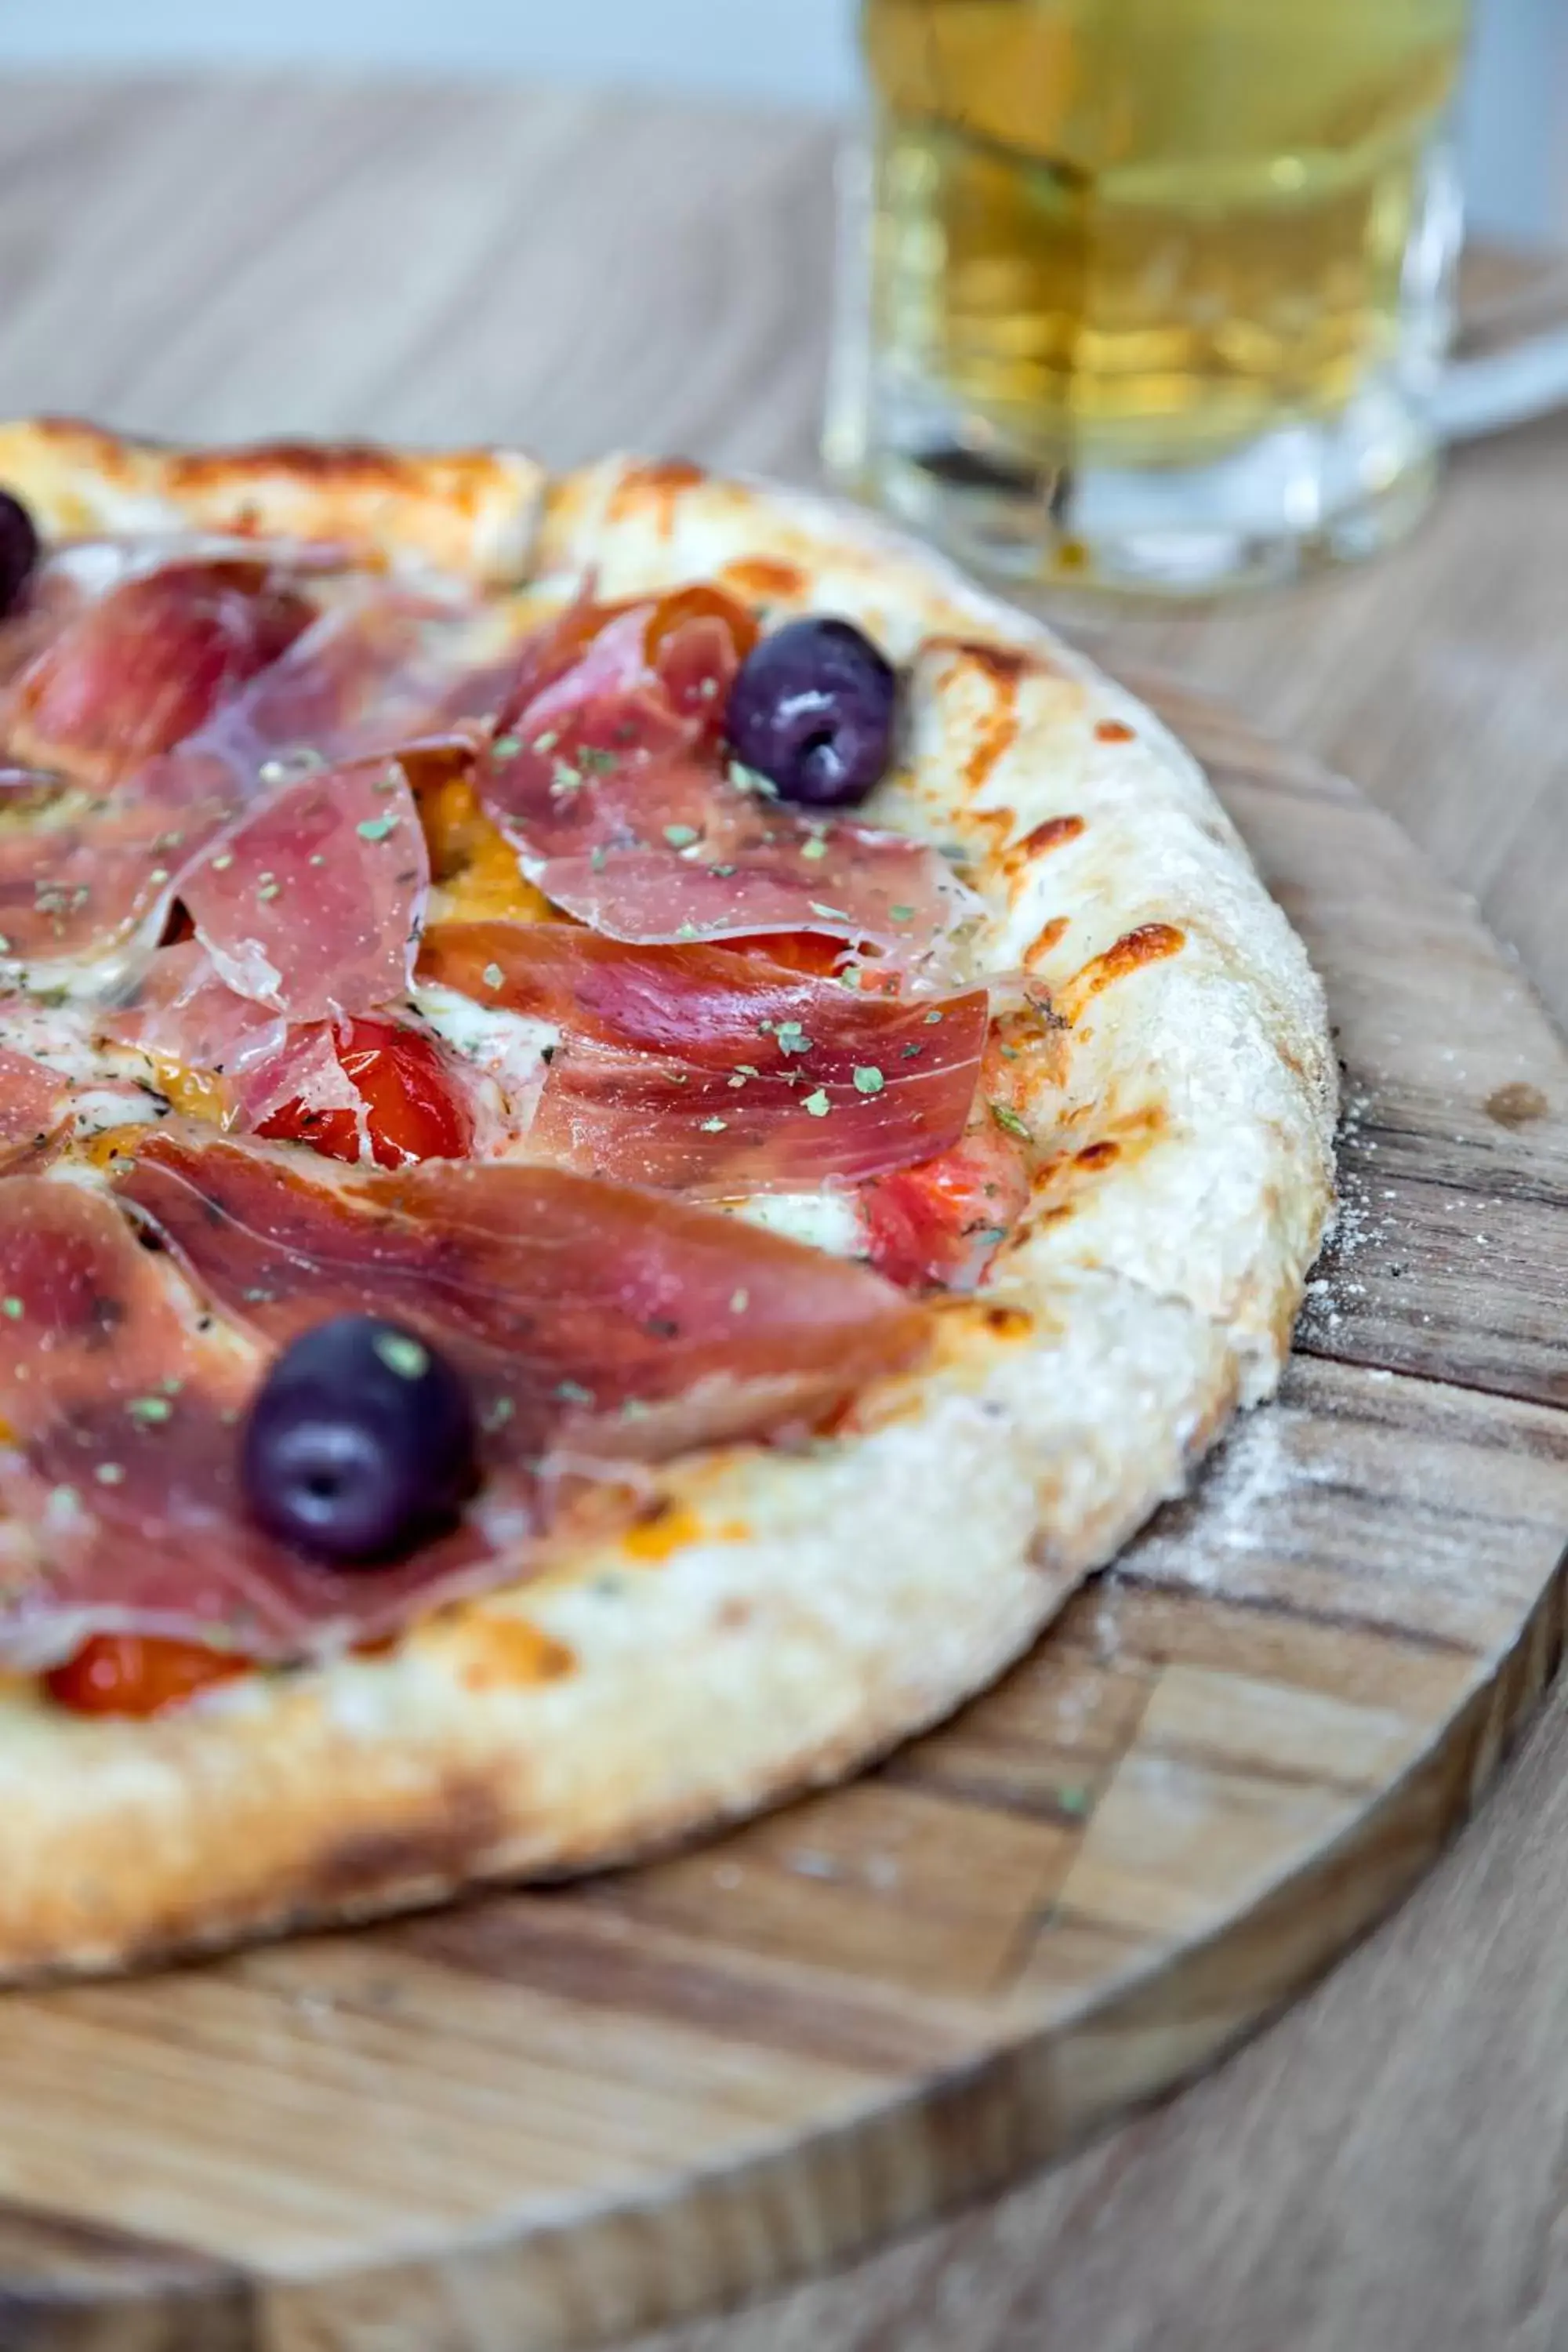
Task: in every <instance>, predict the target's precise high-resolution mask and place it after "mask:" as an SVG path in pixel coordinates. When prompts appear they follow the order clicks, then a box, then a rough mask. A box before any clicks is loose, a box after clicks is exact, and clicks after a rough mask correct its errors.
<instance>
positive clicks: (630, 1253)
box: [0, 421, 1335, 1979]
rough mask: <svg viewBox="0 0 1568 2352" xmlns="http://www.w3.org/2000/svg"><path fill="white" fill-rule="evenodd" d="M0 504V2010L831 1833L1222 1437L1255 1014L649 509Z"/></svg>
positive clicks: (863, 635) (1254, 933)
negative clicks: (868, 1784)
mask: <svg viewBox="0 0 1568 2352" xmlns="http://www.w3.org/2000/svg"><path fill="white" fill-rule="evenodd" d="M0 485H3V486H4V490H5V496H4V498H3V499H0V1423H3V1428H0V1669H3V1672H0V1972H3V1974H4V1975H5V1978H7V1979H16V1978H18V1977H22V1976H26V1975H32V1974H37V1973H40V1972H50V1971H73V1970H93V1969H113V1968H119V1967H123V1966H126V1965H129V1964H132V1962H139V1961H143V1960H147V1959H150V1958H159V1957H163V1956H168V1955H174V1954H180V1953H184V1952H189V1951H195V1950H199V1949H204V1948H214V1947H217V1946H220V1945H223V1944H226V1943H230V1942H234V1941H236V1940H239V1939H243V1938H246V1937H252V1936H257V1935H261V1934H270V1933H276V1932H279V1931H283V1930H287V1929H290V1928H297V1927H304V1926H307V1925H311V1924H318V1923H324V1922H331V1921H336V1920H344V1919H350V1918H356V1917H363V1916H372V1915H376V1914H381V1913H385V1912H390V1911H393V1910H395V1909H398V1908H400V1907H405V1906H414V1905H420V1904H426V1903H430V1902H434V1901H437V1900H440V1899H442V1898H445V1897H447V1896H449V1895H453V1894H454V1893H456V1892H458V1891H460V1890H462V1889H465V1888H469V1887H473V1886H476V1885H482V1884H486V1883H491V1882H497V1881H519V1880H523V1879H529V1878H537V1877H543V1876H549V1875H558V1874H567V1873H572V1872H578V1871H584V1870H587V1869H590V1868H596V1867H599V1866H601V1865H606V1864H614V1863H619V1862H624V1861H626V1860H628V1859H631V1858H634V1857H637V1856H639V1855H642V1854H645V1853H648V1852H650V1851H653V1850H656V1849H658V1847H660V1846H663V1845H667V1844H668V1843H671V1842H673V1841H677V1840H680V1839H685V1838H689V1837H691V1836H693V1835H696V1834H699V1833H700V1832H705V1831H710V1830H712V1829H713V1828H715V1827H716V1826H717V1825H719V1824H721V1823H723V1822H729V1821H732V1820H735V1819H738V1818H741V1817H742V1816H744V1815H746V1814H748V1813H750V1812H752V1811H755V1810H757V1809H758V1808H760V1807H763V1806H764V1805H768V1804H773V1803H774V1802H777V1801H782V1800H784V1799H785V1798H787V1797H789V1796H790V1795H792V1794H795V1793H798V1792H800V1791H802V1790H806V1789H809V1788H812V1787H816V1786H821V1785H823V1784H826V1783H829V1782H831V1781H833V1780H837V1779H838V1778H840V1777H842V1776H844V1775H847V1774H848V1773H850V1772H853V1771H854V1770H856V1769H858V1768H860V1767H861V1766H863V1765H864V1764H866V1763H867V1762H868V1760H869V1759H874V1758H875V1757H877V1756H878V1755H879V1754H880V1753H882V1752H884V1751H885V1750H887V1749H888V1748H889V1747H890V1746H891V1745H893V1744H894V1743H896V1742H898V1741H900V1740H901V1739H904V1738H907V1737H908V1736H910V1734H911V1733H913V1732H915V1731H917V1730H919V1729H921V1727H925V1726H928V1725H930V1724H931V1723H932V1722H933V1721H935V1720H937V1719H938V1718H940V1717H942V1716H943V1715H944V1714H945V1713H947V1712H949V1711H950V1710H952V1708H953V1707H954V1706H957V1705H958V1704H959V1703H960V1702H961V1701H962V1700H963V1699H964V1698H966V1697H967V1696H970V1695H971V1694H973V1693H974V1692H975V1691H977V1690H978V1689H980V1688H981V1687H982V1686H984V1685H985V1684H987V1683H988V1682H989V1681H990V1680H992V1679H993V1678H994V1676H995V1675H998V1674H999V1673H1000V1672H1001V1671H1002V1669H1003V1668H1004V1667H1005V1666H1006V1665H1007V1664H1009V1663H1010V1662H1011V1661H1012V1660H1014V1659H1015V1658H1016V1657H1017V1656H1018V1655H1019V1654H1021V1653H1022V1652H1023V1651H1024V1650H1025V1649H1026V1647H1027V1646H1028V1644H1029V1643H1031V1642H1032V1641H1033V1640H1034V1639H1035V1637H1036V1636H1037V1634H1038V1633H1040V1631H1041V1629H1042V1628H1043V1627H1045V1626H1046V1625H1047V1623H1048V1622H1049V1621H1050V1620H1051V1618H1052V1617H1053V1616H1054V1615H1055V1613H1056V1612H1058V1609H1059V1608H1060V1606H1061V1604H1062V1602H1063V1601H1064V1599H1065V1598H1066V1597H1067V1595H1068V1593H1069V1592H1070V1591H1072V1590H1073V1588H1074V1587H1075V1585H1076V1584H1077V1583H1078V1582H1079V1580H1081V1579H1082V1578H1083V1577H1085V1576H1086V1575H1087V1574H1089V1572H1091V1571H1092V1570H1095V1569H1096V1568H1098V1567H1100V1565H1102V1564H1103V1563H1105V1562H1106V1561H1107V1560H1109V1559H1110V1558H1111V1557H1112V1556H1113V1555H1114V1554H1115V1552H1116V1551H1117V1549H1119V1547H1121V1545H1122V1544H1123V1543H1124V1542H1125V1541H1126V1540H1127V1538H1129V1537H1130V1536H1131V1534H1132V1533H1133V1531H1134V1530H1135V1529H1136V1528H1138V1527H1139V1526H1140V1525H1141V1524H1142V1521H1143V1520H1144V1519H1145V1518H1146V1517H1148V1515H1149V1514H1150V1512H1151V1511H1152V1509H1154V1508H1155V1507H1156V1506H1157V1505H1158V1504H1159V1503H1160V1502H1161V1501H1162V1500H1163V1499H1164V1498H1166V1497H1168V1496H1173V1495H1175V1494H1177V1493H1178V1492H1180V1491H1181V1490H1182V1488H1183V1487H1184V1484H1185V1483H1186V1481H1187V1480H1188V1478H1189V1476H1190V1475H1191V1473H1192V1470H1193V1467H1194V1464H1195V1463H1196V1462H1197V1461H1198V1460H1199V1458H1200V1457H1201V1456H1202V1455H1203V1454H1204V1452H1205V1449H1206V1448H1207V1447H1208V1446H1210V1445H1211V1444H1213V1442H1214V1440H1215V1437H1216V1436H1217V1435H1218V1433H1220V1431H1221V1430H1222V1429H1223V1428H1224V1426H1225V1424H1226V1421H1227V1419H1228V1417H1229V1416H1230V1415H1231V1413H1232V1412H1233V1411H1235V1410H1236V1409H1237V1407H1238V1406H1247V1405H1253V1404H1256V1403H1258V1402H1260V1401H1261V1400H1262V1399H1264V1398H1266V1397H1267V1396H1268V1394H1269V1393H1270V1391H1272V1389H1273V1387H1274V1386H1275V1383H1276V1381H1277V1380H1278V1377H1279V1371H1280V1369H1281V1365H1282V1362H1283V1360H1284V1357H1285V1353H1286V1350H1287V1348H1288V1345H1289V1335H1290V1331H1291V1327H1292V1323H1293V1320H1294V1318H1295V1315H1296V1312H1297V1309H1298V1307H1299V1305H1300V1299H1301V1296H1302V1290H1303V1286H1304V1281H1305V1276H1306V1273H1307V1270H1308V1268H1309V1266H1310V1263H1311V1261H1312V1258H1313V1256H1314V1255H1315V1253H1316V1251H1317V1249H1318V1246H1319V1244H1320V1241H1321V1235H1322V1233H1323V1230H1324V1225H1325V1221H1326V1218H1327V1216H1328V1214H1329V1212H1330V1208H1331V1198H1332V1158H1331V1132H1332V1121H1333V1113H1334V1094H1335V1079H1334V1063H1333V1057H1332V1053H1331V1044H1330V1039H1329V1034H1328V1029H1327V1024H1326V1018H1325V1013H1324V1008H1323V1003H1322V998H1321V991H1320V989H1319V986H1318V983H1317V982H1316V980H1315V978H1314V976H1313V974H1312V972H1311V971H1310V966H1309V963H1308V961H1307V958H1306V956H1305V954H1304V952H1303V950H1302V949H1301V947H1300V943H1299V941H1298V940H1297V939H1296V937H1295V935H1294V934H1293V932H1292V931H1291V929H1290V928H1289V925H1288V923H1287V922H1286V920H1285V918H1284V917H1283V915H1282V914H1281V913H1280V912H1279V908H1277V907H1276V906H1275V905H1274V903H1273V902H1272V900H1271V899H1270V898H1268V894H1267V892H1266V891H1265V889H1264V888H1263V887H1262V885H1261V883H1260V882H1259V880H1258V877H1257V876H1256V874H1255V873H1254V871H1253V868H1252V866H1251V865H1250V863H1249V861H1248V859H1247V854H1246V852H1245V850H1244V848H1243V846H1242V845H1241V843H1240V841H1239V839H1238V838H1237V834H1236V832H1235V831H1234V829H1233V827H1232V825H1231V824H1230V823H1229V821H1228V819H1227V818H1226V815H1225V814H1224V812H1223V811H1222V810H1221V808H1220V806H1219V804H1218V803H1217V802H1216V801H1215V798H1214V796H1213V794H1212V793H1211V792H1210V790H1209V787H1208V785H1207V783H1206V782H1205V779H1204V777H1203V775H1202V774H1201V773H1200V772H1199V771H1198V769H1197V768H1196V766H1195V765H1194V762H1193V761H1192V760H1191V759H1190V758H1189V756H1188V755H1187V753H1186V752H1185V751H1184V750H1183V749H1182V748H1181V746H1180V745H1179V744H1178V743H1177V742H1176V741H1175V740H1173V737H1172V736H1171V735H1170V734H1169V733H1167V732H1166V730H1164V729H1163V727H1162V726H1161V724H1160V723H1159V722H1158V721H1157V720H1156V719H1154V718H1153V717H1152V715H1151V714H1150V713H1149V712H1148V711H1147V710H1145V709H1142V707H1141V706H1140V705H1138V704H1137V703H1136V702H1135V701H1133V700H1132V699H1131V698H1130V697H1129V696H1128V695H1126V694H1125V693H1123V692H1122V691H1121V689H1120V688H1117V687H1115V686H1113V685H1112V684H1111V683H1110V681H1108V680H1107V679H1106V678H1104V677H1101V676H1100V675H1099V674H1098V673H1097V672H1096V671H1094V670H1093V669H1092V668H1091V667H1089V665H1088V664H1087V663H1086V662H1084V661H1083V660H1081V659H1080V658H1079V656H1076V655H1075V654H1073V653H1071V652H1069V651H1068V649H1067V648H1066V647H1064V646H1062V645H1061V644H1060V643H1058V641H1057V640H1056V639H1055V638H1054V637H1052V636H1051V635H1048V634H1047V632H1046V631H1045V630H1044V629H1043V628H1041V627H1040V626H1039V625H1037V624H1036V623H1035V622H1033V621H1031V620H1029V619H1027V618H1026V617H1025V616H1023V615H1022V614H1019V613H1017V612H1016V611H1014V610H1012V609H1010V608H1009V607H1007V606H1005V605H1003V604H997V603H995V602H993V601H991V600H990V599H989V598H988V597H986V596H984V595H983V594H982V593H980V592H979V591H978V590H976V589H975V588H973V587H972V586H971V585H970V584H968V583H967V582H966V581H964V580H963V578H962V577H961V576H960V575H958V574H957V573H956V572H952V571H950V570H949V569H947V568H945V567H944V566H943V565H942V563H941V562H939V561H938V560H937V559H936V558H935V557H933V556H932V555H931V553H930V552H929V551H926V550H924V549H923V548H921V547H919V546H916V545H914V544H912V543H910V542H909V541H904V540H902V539H900V538H898V537H896V536H894V535H892V534H891V533H889V532H887V531H884V530H882V529H881V528H880V527H879V526H878V525H875V524H873V523H872V522H870V521H868V520H866V519H864V518H862V517H860V516H858V515H857V514H854V513H852V512H850V511H848V510H847V509H841V508H838V507H836V506H833V505H830V504H827V503H826V502H822V501H819V500H817V499H812V498H809V497H806V496H804V495H800V494H797V493H795V492H793V491H788V490H784V489H781V488H772V487H769V486H767V485H765V484H763V483H760V482H752V481H745V482H742V481H732V480H722V479H718V478H710V477H709V476H707V475H705V474H704V473H702V472H701V471H700V470H699V469H698V468H696V467H692V466H689V465H685V464H655V463H648V462H644V461H640V460H633V459H626V458H615V459H611V460H608V461H606V462H604V463H601V464H597V465H593V466H590V467H586V468H584V469H582V470H580V471H577V472H574V473H568V474H566V475H564V476H562V477H560V478H551V477H549V476H548V475H547V474H546V473H545V471H544V470H543V469H542V467H539V466H537V465H536V464H534V463H532V462H531V461H530V460H529V459H528V458H526V457H523V456H521V455H519V454H515V453H507V452H501V451H493V450H492V451H477V452H458V453H450V454H444V455H442V454H429V453H410V452H394V451H389V450H384V449H374V448H368V447H343V448H333V447H314V446H273V447H266V448H254V449H247V450H230V451H216V452H209V451H195V450H181V449H177V448H173V447H168V446H161V445H159V446H154V445H152V444H148V443H142V442H136V441H132V440H127V439H124V438H121V437H117V436H113V435H111V434H109V433H105V432H102V431H100V430H98V429H96V428H93V427H89V426H87V425H78V424H69V423H62V422H58V421H46V422H41V423H27V424H20V425H11V426H6V427H0Z"/></svg>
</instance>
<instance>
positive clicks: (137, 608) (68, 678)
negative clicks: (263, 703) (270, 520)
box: [0, 557, 316, 789]
mask: <svg viewBox="0 0 1568 2352" xmlns="http://www.w3.org/2000/svg"><path fill="white" fill-rule="evenodd" d="M315 613H316V607H315V606H314V604H312V603H311V602H310V599H309V598H308V597H306V596H305V595H304V594H302V593H300V588H299V587H298V586H297V585H296V584H295V583H293V582H292V581H290V580H289V578H288V576H287V575H286V574H284V573H282V572H279V571H278V570H277V569H276V568H274V567H273V566H272V565H271V564H269V563H268V562H265V561H258V560H256V559H252V558H244V559H237V558H232V557H231V558H222V559H207V560H205V561H195V562H172V563H166V564H163V565H162V566H160V567H159V568H158V569H157V570H155V571H152V572H140V573H137V574H136V575H135V576H133V577H132V578H131V579H127V580H122V581H121V583H119V584H118V585H117V586H115V587H112V588H110V591H109V592H108V593H107V594H105V595H102V596H100V597H99V598H97V599H96V600H95V601H92V602H89V603H86V604H82V606H81V607H80V609H79V611H78V612H76V614H74V615H73V616H72V617H71V618H69V619H68V620H66V621H65V622H64V624H63V625H60V626H59V627H58V629H57V630H56V631H55V632H54V633H53V634H52V635H50V636H49V638H48V640H47V643H46V644H45V645H44V646H43V648H42V650H41V651H39V652H38V653H37V654H36V655H35V656H34V657H33V658H32V659H31V660H30V661H28V662H26V664H25V666H24V667H22V668H21V670H20V672H19V674H18V675H17V676H16V677H14V678H13V679H12V681H11V684H10V686H9V688H8V690H7V691H6V693H5V697H4V699H3V701H0V737H3V739H4V740H5V743H6V744H7V746H8V748H9V750H10V751H11V753H12V755H13V756H14V757H18V758H20V759H21V760H23V761H31V762H33V763H35V764H37V765H39V766H42V767H47V768H52V769H56V770H58V771H61V772H64V773H66V774H68V775H69V776H71V777H73V778H76V779H78V780H79V781H82V782H87V783H89V784H91V785H93V786H95V787H98V788H100V789H101V788H103V787H106V786H109V785H112V784H114V783H117V782H119V781H120V780H121V778H122V777H124V776H126V775H128V774H130V773H132V772H133V771H135V770H136V769H137V768H139V767H141V766H142V764H143V763H144V762H145V761H147V760H148V759H150V758H152V757H153V755H154V754H155V753H157V752H161V751H171V750H172V749H173V748H174V745H175V744H177V743H182V742H184V740H185V739H186V737H187V736H190V735H193V734H195V732H196V730H197V729H198V728H200V727H201V726H202V725H203V724H204V723H205V721H206V720H207V719H210V718H211V717H212V715H213V713H214V712H215V711H216V710H217V709H219V708H220V707H221V706H222V705H223V704H224V703H225V702H226V701H227V700H228V699H229V698H231V697H232V696H233V695H234V693H235V692H236V691H237V689H238V688H240V687H242V686H244V685H246V684H247V682H248V681H249V680H250V679H251V678H253V677H256V676H257V675H258V673H259V672H260V671H262V670H265V669H266V668H268V667H269V666H270V665H271V664H272V663H273V662H275V661H277V660H278V659H279V656H281V655H283V654H285V653H286V652H287V651H288V649H289V646H291V645H292V644H293V643H294V641H295V640H296V638H298V637H299V636H300V635H302V634H303V632H304V631H305V630H306V629H307V628H308V627H309V626H310V622H311V621H312V620H313V619H314V617H315Z"/></svg>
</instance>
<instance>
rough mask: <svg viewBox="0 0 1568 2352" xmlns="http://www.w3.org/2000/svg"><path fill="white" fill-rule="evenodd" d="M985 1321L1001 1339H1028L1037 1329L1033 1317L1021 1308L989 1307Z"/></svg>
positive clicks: (990, 1329) (988, 1328)
mask: <svg viewBox="0 0 1568 2352" xmlns="http://www.w3.org/2000/svg"><path fill="white" fill-rule="evenodd" d="M984 1324H985V1328H986V1329H987V1330H988V1331H994V1333H995V1335H996V1337H997V1338H998V1339H1026V1337H1027V1336H1028V1334H1029V1333H1030V1332H1031V1331H1032V1330H1033V1329H1034V1328H1035V1323H1034V1318H1033V1316H1031V1315H1028V1314H1026V1312H1025V1310H1024V1308H1023V1307H987V1308H986V1309H985V1313H984Z"/></svg>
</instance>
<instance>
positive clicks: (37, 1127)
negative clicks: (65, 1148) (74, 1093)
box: [0, 1045, 71, 1175]
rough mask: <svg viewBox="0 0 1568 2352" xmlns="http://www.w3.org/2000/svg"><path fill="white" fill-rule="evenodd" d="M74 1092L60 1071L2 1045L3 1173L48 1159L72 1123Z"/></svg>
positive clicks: (0, 1140) (0, 1137) (0, 1113)
mask: <svg viewBox="0 0 1568 2352" xmlns="http://www.w3.org/2000/svg"><path fill="white" fill-rule="evenodd" d="M70 1095H71V1088H70V1086H69V1084H68V1081H67V1080H66V1079H65V1078H63V1077H62V1076H60V1074H59V1072H58V1070H51V1069H49V1068H48V1067H47V1066H46V1065H45V1064H44V1063H42V1062H36V1061H35V1060H34V1059H33V1056H32V1055H30V1054H18V1053H16V1052H14V1051H13V1050H12V1048H11V1047H10V1046H8V1045H0V1175H5V1173H6V1172H7V1171H10V1170H12V1169H15V1168H20V1167H34V1166H36V1165H37V1163H38V1161H39V1160H44V1159H47V1158H48V1156H49V1154H50V1153H51V1151H52V1150H54V1148H55V1146H56V1144H57V1143H58V1141H59V1140H60V1139H61V1138H62V1137H63V1135H64V1132H65V1129H66V1126H67V1123H68V1119H69V1117H70Z"/></svg>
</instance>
